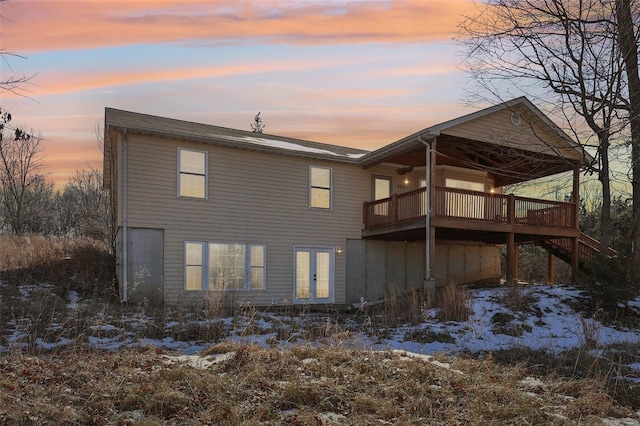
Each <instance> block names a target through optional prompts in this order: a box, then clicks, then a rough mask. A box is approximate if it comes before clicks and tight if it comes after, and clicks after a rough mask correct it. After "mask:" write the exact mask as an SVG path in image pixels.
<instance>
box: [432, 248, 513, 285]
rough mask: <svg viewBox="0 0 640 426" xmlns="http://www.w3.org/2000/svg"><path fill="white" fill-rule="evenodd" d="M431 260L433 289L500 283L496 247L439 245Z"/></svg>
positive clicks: (498, 259)
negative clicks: (433, 264) (434, 279)
mask: <svg viewBox="0 0 640 426" xmlns="http://www.w3.org/2000/svg"><path fill="white" fill-rule="evenodd" d="M435 257H436V259H435V267H434V272H435V278H436V286H444V285H447V284H451V283H453V284H468V283H475V282H488V283H489V282H490V283H498V282H499V281H500V274H501V273H500V246H495V245H480V244H475V243H460V242H455V243H454V242H439V243H436V253H435Z"/></svg>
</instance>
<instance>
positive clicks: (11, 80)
mask: <svg viewBox="0 0 640 426" xmlns="http://www.w3.org/2000/svg"><path fill="white" fill-rule="evenodd" d="M3 4H9V1H8V0H0V22H2V21H8V19H7V18H6V17H5V15H4V14H3V13H2V7H3ZM1 36H2V35H1V34H0V37H1ZM12 57H13V58H19V59H25V57H24V56H21V55H19V54H17V53H16V52H12V51H10V50H7V49H5V48H3V47H0V62H1V63H2V64H3V65H4V67H2V66H0V69H9V70H11V71H13V68H12V67H11V64H10V61H9V58H12ZM36 75H37V74H31V75H26V74H24V75H21V76H16V75H13V74H11V75H7V76H5V75H0V93H2V92H11V93H14V94H17V95H20V96H24V93H23V92H22V91H21V90H20V89H21V87H22V86H23V85H24V84H25V83H28V82H29V81H30V80H31V79H32V78H34V77H35V76H36Z"/></svg>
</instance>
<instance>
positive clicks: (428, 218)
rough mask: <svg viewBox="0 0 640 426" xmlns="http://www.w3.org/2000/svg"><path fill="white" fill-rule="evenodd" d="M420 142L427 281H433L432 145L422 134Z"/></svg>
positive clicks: (434, 138) (425, 277)
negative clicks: (423, 154)
mask: <svg viewBox="0 0 640 426" xmlns="http://www.w3.org/2000/svg"><path fill="white" fill-rule="evenodd" d="M433 140H434V141H435V140H436V135H434V136H433ZM420 142H422V143H423V144H424V145H425V148H426V149H425V182H426V188H425V191H424V203H425V206H424V211H425V215H424V225H425V231H424V232H425V238H424V241H425V250H424V252H425V274H424V280H425V283H427V282H429V281H432V280H433V277H432V275H431V241H430V240H431V145H430V144H429V142H427V141H425V140H424V139H423V138H422V135H420Z"/></svg>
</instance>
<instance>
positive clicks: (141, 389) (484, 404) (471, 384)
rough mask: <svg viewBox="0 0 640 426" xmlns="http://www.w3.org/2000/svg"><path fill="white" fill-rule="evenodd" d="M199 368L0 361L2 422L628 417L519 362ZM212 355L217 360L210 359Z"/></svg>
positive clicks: (155, 360)
mask: <svg viewBox="0 0 640 426" xmlns="http://www.w3.org/2000/svg"><path fill="white" fill-rule="evenodd" d="M206 353H207V354H208V356H209V357H211V356H215V355H211V354H226V356H224V357H223V358H220V361H219V362H217V363H214V364H212V365H211V366H209V367H207V368H195V367H192V366H190V365H189V364H187V363H184V362H182V363H181V362H171V363H169V362H168V361H167V357H166V356H164V355H162V354H160V353H157V352H156V351H142V352H140V351H133V352H129V351H121V352H117V353H104V354H97V353H88V354H83V355H82V356H77V354H74V353H68V354H59V355H58V356H55V357H51V358H49V359H47V360H46V361H45V360H44V359H43V358H40V357H28V356H23V355H20V354H12V355H9V356H6V357H4V358H0V371H1V372H2V374H1V375H0V389H2V390H3V392H2V394H1V396H0V423H2V424H17V425H21V424H22V425H27V424H62V423H70V424H230V425H232V424H250V425H251V424H256V425H257V424H283V423H285V424H297V425H311V424H313V425H316V424H330V423H331V420H334V421H335V422H336V423H339V424H376V423H387V424H404V425H409V424H434V425H446V424H571V423H580V424H602V423H601V422H600V420H599V419H601V418H604V417H626V416H632V415H633V413H632V412H631V411H630V410H628V409H625V408H623V407H620V406H618V405H616V404H615V403H614V402H613V401H612V399H611V398H610V397H608V396H607V395H606V393H604V392H603V387H602V386H601V385H598V384H597V383H593V382H592V381H589V380H582V381H574V380H566V379H554V378H551V377H544V378H542V379H541V380H539V381H533V380H531V379H530V378H527V375H528V373H527V371H526V369H525V368H524V367H523V365H522V364H519V365H516V366H503V365H500V364H497V363H494V362H493V361H492V360H491V359H486V360H484V361H476V360H465V359H460V358H446V359H445V358H440V359H438V361H440V363H444V362H446V363H449V364H450V368H447V367H446V366H444V365H443V364H436V363H432V362H429V361H426V360H424V359H420V358H414V357H408V356H405V355H403V354H399V353H391V352H369V351H352V350H345V349H336V348H324V349H323V348H312V347H308V346H303V347H295V348H293V349H290V350H286V351H281V350H274V349H261V348H258V347H255V346H236V345H231V344H224V345H221V346H219V347H214V348H212V349H211V350H209V351H207V352H206ZM218 356H220V355H218Z"/></svg>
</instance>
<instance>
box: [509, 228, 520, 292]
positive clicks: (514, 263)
mask: <svg viewBox="0 0 640 426" xmlns="http://www.w3.org/2000/svg"><path fill="white" fill-rule="evenodd" d="M517 279H518V253H517V246H516V243H515V234H514V233H513V232H509V233H508V234H507V284H508V285H510V284H515V283H516V281H517Z"/></svg>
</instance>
